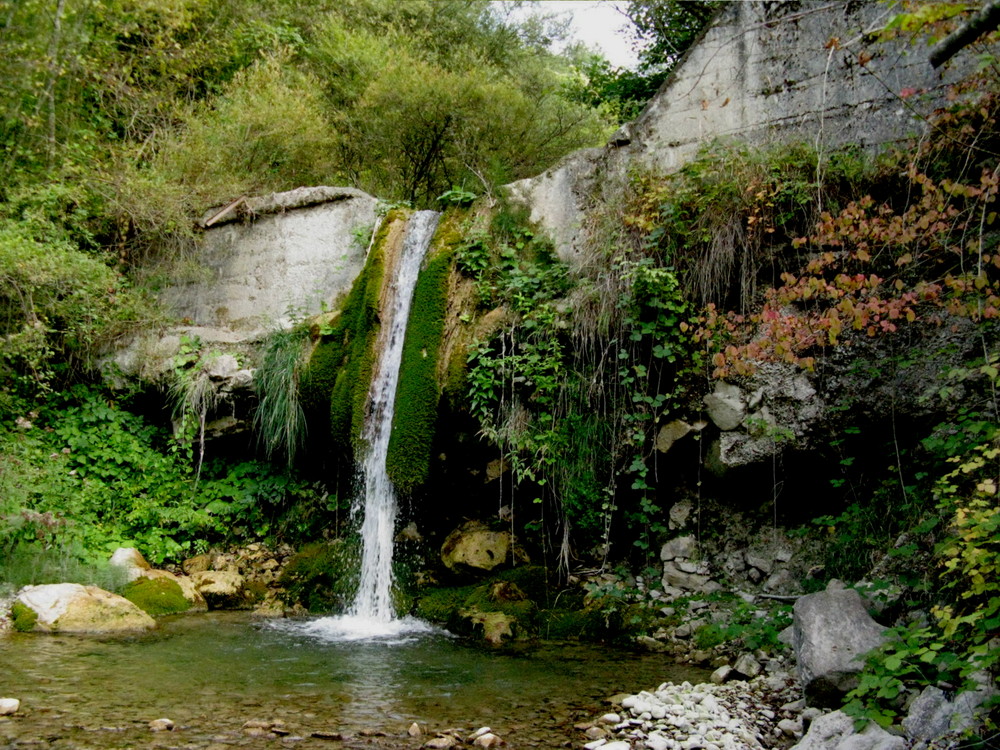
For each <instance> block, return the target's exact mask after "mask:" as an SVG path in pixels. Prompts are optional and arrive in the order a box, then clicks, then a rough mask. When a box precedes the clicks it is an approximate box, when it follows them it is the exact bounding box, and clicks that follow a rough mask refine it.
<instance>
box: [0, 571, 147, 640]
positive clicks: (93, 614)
mask: <svg viewBox="0 0 1000 750" xmlns="http://www.w3.org/2000/svg"><path fill="white" fill-rule="evenodd" d="M13 609H14V610H15V626H16V627H17V629H18V630H22V631H27V630H32V631H34V632H43V633H129V632H135V631H142V630H150V629H152V628H155V627H156V622H155V621H154V620H153V618H152V617H150V616H149V615H147V614H146V613H145V612H143V611H142V610H141V609H139V607H137V606H136V605H135V604H133V603H132V602H130V601H129V600H128V599H125V598H124V597H122V596H118V595H117V594H112V593H111V592H109V591H104V590H103V589H100V588H98V587H97V586H81V585H80V584H77V583H50V584H44V585H41V586H25V587H24V588H23V589H21V591H20V592H18V595H17V601H16V603H15V605H14V607H13ZM26 610H31V613H33V614H34V618H32V614H31V613H29V612H27V611H26Z"/></svg>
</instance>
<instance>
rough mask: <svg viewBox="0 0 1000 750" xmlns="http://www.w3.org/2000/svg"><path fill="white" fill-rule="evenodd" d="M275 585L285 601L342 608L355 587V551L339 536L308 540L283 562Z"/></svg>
mask: <svg viewBox="0 0 1000 750" xmlns="http://www.w3.org/2000/svg"><path fill="white" fill-rule="evenodd" d="M278 585H279V586H281V587H282V589H283V590H284V593H283V594H282V598H283V599H284V601H285V603H286V604H288V605H301V606H303V607H305V608H306V609H308V610H309V611H310V612H344V611H346V610H347V608H348V607H349V606H350V604H351V602H352V601H353V600H354V595H355V593H357V589H358V570H357V554H356V551H355V550H354V549H353V548H352V546H351V545H349V544H348V543H346V542H344V541H341V540H336V541H333V542H315V543H313V544H308V545H306V546H305V547H303V548H302V549H301V550H299V552H298V553H297V554H295V555H294V556H293V557H292V558H291V559H289V561H288V562H287V563H286V565H285V568H284V570H283V571H282V573H281V577H280V578H279V579H278Z"/></svg>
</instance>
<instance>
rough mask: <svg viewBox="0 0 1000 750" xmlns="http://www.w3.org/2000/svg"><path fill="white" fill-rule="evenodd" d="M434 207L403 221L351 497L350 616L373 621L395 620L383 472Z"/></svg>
mask: <svg viewBox="0 0 1000 750" xmlns="http://www.w3.org/2000/svg"><path fill="white" fill-rule="evenodd" d="M438 216H439V215H438V214H437V212H435V211H418V212H417V213H415V214H414V215H413V216H412V217H411V218H410V220H409V222H407V226H406V236H405V238H404V240H403V248H402V251H401V253H400V257H399V262H398V265H397V267H396V272H395V278H394V279H393V281H392V286H391V288H390V289H389V294H388V295H387V296H388V300H387V301H386V303H385V309H384V310H383V311H382V332H381V335H380V346H379V351H378V355H377V356H378V359H377V362H376V364H375V371H374V374H373V377H372V383H371V388H370V390H369V391H368V400H367V404H368V408H367V413H366V415H365V422H364V428H363V430H362V438H363V439H364V442H365V443H366V446H367V447H366V448H365V450H364V454H363V456H362V458H361V461H360V469H361V480H362V486H363V489H364V492H363V494H361V495H360V496H359V497H358V498H356V500H355V508H356V510H359V511H360V510H363V511H364V522H363V523H362V526H361V545H362V551H361V583H360V586H359V588H358V593H357V596H356V597H355V600H354V604H353V605H352V606H351V609H350V613H349V615H348V616H349V617H354V618H358V619H359V620H361V621H365V622H368V623H371V624H373V625H377V624H378V623H383V624H384V623H390V622H392V621H393V619H394V609H393V606H392V546H393V537H394V536H395V526H396V492H395V489H394V488H393V486H392V483H391V482H390V481H389V477H388V476H387V475H386V471H385V458H386V452H387V450H388V448H389V435H390V433H391V432H392V417H393V414H394V413H395V401H396V384H397V382H398V381H399V366H400V362H401V360H402V356H403V340H404V338H405V337H406V324H407V321H408V320H409V316H410V303H411V302H412V301H413V290H414V287H415V286H416V283H417V276H418V274H419V272H420V266H421V264H422V263H423V259H424V256H425V255H426V253H427V248H428V246H429V245H430V241H431V238H432V237H433V235H434V230H435V229H436V228H437V222H438Z"/></svg>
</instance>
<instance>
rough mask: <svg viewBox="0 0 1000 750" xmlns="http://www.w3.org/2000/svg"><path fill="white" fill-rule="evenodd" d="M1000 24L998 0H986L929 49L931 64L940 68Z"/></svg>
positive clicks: (999, 3) (999, 2)
mask: <svg viewBox="0 0 1000 750" xmlns="http://www.w3.org/2000/svg"><path fill="white" fill-rule="evenodd" d="M997 26H1000V0H991V1H990V2H987V3H986V4H985V5H984V6H983V8H982V10H980V11H979V12H978V13H976V14H975V15H974V16H972V18H970V19H969V20H968V21H966V22H965V23H963V24H962V25H961V26H959V27H958V28H957V29H955V30H954V31H953V32H951V33H950V34H949V35H948V36H946V37H945V38H944V39H942V40H941V41H940V42H938V43H937V44H935V45H934V47H933V48H932V49H931V56H930V60H931V65H933V66H934V67H935V68H940V67H941V66H942V65H944V64H945V63H946V62H948V61H949V60H950V59H951V58H952V57H954V56H955V55H956V54H957V53H958V51H959V50H961V49H962V48H963V47H966V46H968V45H970V44H972V43H973V42H974V41H976V40H977V39H978V38H979V37H981V36H982V35H983V34H988V33H990V32H991V31H993V30H995V29H996V28H997Z"/></svg>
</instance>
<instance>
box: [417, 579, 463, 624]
mask: <svg viewBox="0 0 1000 750" xmlns="http://www.w3.org/2000/svg"><path fill="white" fill-rule="evenodd" d="M474 588H475V587H474V586H462V587H459V588H428V589H425V590H424V591H422V592H421V594H420V597H419V599H417V603H416V611H417V616H418V617H420V618H422V619H424V620H429V621H431V622H437V623H442V624H447V623H448V622H449V621H451V619H452V618H453V617H454V616H455V615H456V614H457V613H458V611H459V610H460V609H462V608H463V607H464V606H465V601H466V599H468V597H469V595H470V594H471V593H472V590H473V589H474Z"/></svg>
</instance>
